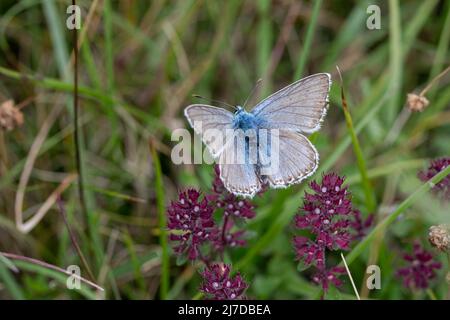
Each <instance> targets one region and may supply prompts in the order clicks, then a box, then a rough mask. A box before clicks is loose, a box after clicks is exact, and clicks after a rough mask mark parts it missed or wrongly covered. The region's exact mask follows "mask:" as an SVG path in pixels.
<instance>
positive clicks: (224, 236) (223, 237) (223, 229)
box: [222, 215, 229, 246]
mask: <svg viewBox="0 0 450 320" xmlns="http://www.w3.org/2000/svg"><path fill="white" fill-rule="evenodd" d="M228 219H229V216H228V215H225V218H224V219H223V226H222V245H223V246H225V244H226V243H227V239H226V232H227V224H228Z"/></svg>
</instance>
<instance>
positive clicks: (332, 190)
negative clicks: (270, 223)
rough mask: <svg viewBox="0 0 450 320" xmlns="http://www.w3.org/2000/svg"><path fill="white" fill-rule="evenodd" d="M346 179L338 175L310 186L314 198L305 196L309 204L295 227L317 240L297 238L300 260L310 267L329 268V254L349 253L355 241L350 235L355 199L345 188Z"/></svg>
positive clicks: (295, 240)
mask: <svg viewBox="0 0 450 320" xmlns="http://www.w3.org/2000/svg"><path fill="white" fill-rule="evenodd" d="M343 182H344V178H341V177H339V176H337V175H336V174H333V173H331V174H326V175H324V176H323V179H322V183H321V184H320V185H319V184H318V183H316V182H315V181H313V182H311V183H310V186H311V188H312V189H313V191H314V193H313V194H308V193H305V201H304V205H303V208H302V209H301V211H303V212H304V214H303V215H297V216H296V218H295V226H296V227H297V228H298V229H302V230H309V231H310V233H311V234H312V235H313V236H314V240H309V239H307V238H304V237H295V238H294V247H295V249H296V251H297V252H296V253H297V259H299V260H300V261H302V262H304V263H305V264H306V265H310V264H312V263H314V264H315V265H316V266H317V267H318V268H320V269H323V268H324V267H325V250H326V249H328V250H348V249H349V244H350V241H351V239H352V237H351V234H350V232H349V226H350V223H351V220H350V214H351V213H352V212H353V209H352V204H351V195H350V193H349V192H348V191H347V187H343V186H342V184H343Z"/></svg>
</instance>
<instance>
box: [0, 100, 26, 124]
mask: <svg viewBox="0 0 450 320" xmlns="http://www.w3.org/2000/svg"><path fill="white" fill-rule="evenodd" d="M22 124H23V114H22V112H21V111H20V110H19V109H18V108H16V107H15V106H14V101H13V100H7V101H5V102H3V103H2V104H0V128H1V129H4V130H7V131H11V130H12V129H14V128H15V127H18V126H21V125H22Z"/></svg>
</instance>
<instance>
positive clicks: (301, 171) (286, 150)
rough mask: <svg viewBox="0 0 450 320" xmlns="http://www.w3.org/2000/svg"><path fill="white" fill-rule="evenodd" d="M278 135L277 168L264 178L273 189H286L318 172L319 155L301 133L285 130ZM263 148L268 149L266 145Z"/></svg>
mask: <svg viewBox="0 0 450 320" xmlns="http://www.w3.org/2000/svg"><path fill="white" fill-rule="evenodd" d="M278 135H279V138H278V139H277V143H278V146H277V154H278V158H277V167H276V168H275V170H271V172H270V174H267V175H265V176H263V178H264V180H267V182H268V183H269V184H270V186H272V187H273V188H286V187H288V186H290V185H292V184H296V183H300V182H301V181H302V180H303V179H305V178H307V177H309V176H311V175H312V174H313V173H314V172H315V171H316V169H317V167H318V165H319V154H318V153H317V150H316V148H315V147H314V146H313V145H312V143H311V142H310V141H309V139H308V138H307V137H305V136H304V135H302V134H301V133H299V132H296V131H293V130H286V129H283V130H279V132H278ZM261 147H262V148H266V145H264V144H262V145H261ZM272 149H273V143H272Z"/></svg>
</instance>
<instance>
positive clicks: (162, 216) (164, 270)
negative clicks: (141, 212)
mask: <svg viewBox="0 0 450 320" xmlns="http://www.w3.org/2000/svg"><path fill="white" fill-rule="evenodd" d="M149 147H150V154H151V157H152V160H153V166H154V168H155V189H156V202H157V212H158V221H159V230H160V235H159V243H160V245H161V249H162V258H161V260H162V263H161V287H160V297H161V299H162V300H165V299H167V296H168V293H169V271H170V270H169V269H170V265H169V248H168V245H167V221H166V212H165V210H164V205H165V200H164V186H163V181H162V172H161V163H160V162H159V157H158V154H157V153H156V149H155V143H154V142H153V141H152V140H150V141H149Z"/></svg>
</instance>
